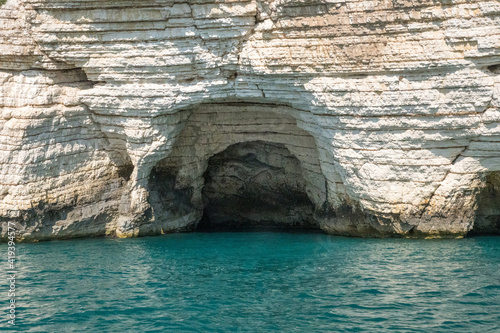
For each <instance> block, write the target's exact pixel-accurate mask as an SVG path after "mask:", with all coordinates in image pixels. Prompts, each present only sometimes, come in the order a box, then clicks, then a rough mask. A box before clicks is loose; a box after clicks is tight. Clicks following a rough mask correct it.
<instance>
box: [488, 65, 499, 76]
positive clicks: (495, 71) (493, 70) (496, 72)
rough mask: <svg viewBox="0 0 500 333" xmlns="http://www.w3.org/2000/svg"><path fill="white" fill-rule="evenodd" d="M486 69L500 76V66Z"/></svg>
mask: <svg viewBox="0 0 500 333" xmlns="http://www.w3.org/2000/svg"><path fill="white" fill-rule="evenodd" d="M486 68H487V69H488V70H489V71H490V72H492V73H494V74H500V64H495V65H491V66H488V67H486Z"/></svg>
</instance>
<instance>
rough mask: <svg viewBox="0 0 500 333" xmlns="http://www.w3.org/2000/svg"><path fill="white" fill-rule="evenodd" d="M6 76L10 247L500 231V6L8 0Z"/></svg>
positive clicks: (2, 33) (1, 33)
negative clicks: (59, 241) (217, 226)
mask: <svg viewBox="0 0 500 333" xmlns="http://www.w3.org/2000/svg"><path fill="white" fill-rule="evenodd" d="M0 81H1V83H2V85H1V90H0V107H1V109H0V110H1V111H0V149H1V151H2V152H1V154H0V165H1V168H0V223H1V226H2V235H3V237H5V233H6V226H7V222H9V221H10V222H16V225H17V227H18V229H19V230H20V235H21V237H23V238H25V239H52V238H64V237H78V236H91V235H105V234H107V235H118V236H134V235H147V234H159V233H165V232H172V231H179V230H190V229H193V228H194V227H195V226H196V225H197V224H198V222H199V221H200V220H202V221H204V222H203V223H204V224H206V221H207V220H208V223H209V224H210V223H214V221H215V220H217V219H221V220H218V222H217V223H219V222H220V221H226V220H227V221H230V220H234V221H238V223H246V222H249V221H250V223H257V224H258V223H265V222H266V221H268V220H269V221H271V220H272V221H274V222H276V223H283V224H285V225H286V224H290V225H302V224H306V225H315V226H318V227H320V228H321V229H323V230H325V231H326V232H329V233H332V234H346V235H361V236H377V235H385V236H391V235H396V236H397V235H401V236H409V237H413V236H415V237H416V236H462V235H466V234H467V233H469V232H471V231H472V232H474V231H477V232H487V233H496V232H498V231H499V230H500V208H498V207H499V206H500V205H499V203H500V201H499V200H500V192H499V191H500V176H499V174H498V172H499V171H500V109H499V107H500V3H499V2H498V1H488V0H485V1H480V0H478V1H474V0H413V1H406V0H390V1H389V0H375V1H373V0H339V1H319V0H268V1H264V0H248V1H239V0H226V1H223V0H184V1H183V0H176V1H173V0H142V1H130V0H90V1H89V0H86V1H83V0H73V1H62V0H7V2H6V3H5V4H4V5H3V6H2V7H1V8H0ZM245 198H246V199H248V200H245ZM251 203H254V205H252V204H251ZM204 212H205V214H204ZM210 220H211V221H212V222H210ZM245 221H246V222H245ZM203 223H202V224H203Z"/></svg>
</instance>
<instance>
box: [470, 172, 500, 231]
mask: <svg viewBox="0 0 500 333" xmlns="http://www.w3.org/2000/svg"><path fill="white" fill-rule="evenodd" d="M470 234H471V235H481V234H483V235H484V234H488V235H500V171H496V172H490V173H488V174H487V175H486V179H485V186H484V188H483V189H482V190H481V192H479V194H478V196H477V210H476V219H475V221H474V226H473V229H472V231H471V232H470Z"/></svg>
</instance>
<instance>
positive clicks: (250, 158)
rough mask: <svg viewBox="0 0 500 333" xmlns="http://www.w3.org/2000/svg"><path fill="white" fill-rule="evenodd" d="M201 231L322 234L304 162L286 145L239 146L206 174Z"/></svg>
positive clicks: (211, 165)
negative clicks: (305, 174)
mask: <svg viewBox="0 0 500 333" xmlns="http://www.w3.org/2000/svg"><path fill="white" fill-rule="evenodd" d="M203 177H204V179H205V184H204V186H203V189H202V200H203V216H202V218H201V220H200V222H199V223H198V226H197V230H200V231H231V230H232V231H234V230H292V229H302V230H303V229H319V227H318V225H317V223H316V222H315V221H314V217H313V215H314V205H313V203H312V202H311V200H310V199H309V197H308V195H307V193H306V182H305V179H304V177H303V170H302V167H301V163H300V161H299V160H298V159H297V158H296V157H295V156H294V155H293V154H292V153H290V151H289V150H288V149H287V148H286V147H285V145H283V144H278V143H270V142H264V141H253V142H244V143H237V144H233V145H231V146H229V147H228V148H227V149H226V150H224V151H222V152H220V153H218V154H216V155H214V156H212V157H211V158H210V159H209V161H208V166H207V169H206V171H205V173H204V174H203Z"/></svg>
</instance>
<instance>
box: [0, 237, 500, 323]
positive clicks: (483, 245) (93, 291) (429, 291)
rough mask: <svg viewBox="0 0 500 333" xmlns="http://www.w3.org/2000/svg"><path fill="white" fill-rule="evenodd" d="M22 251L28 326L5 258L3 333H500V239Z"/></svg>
mask: <svg viewBox="0 0 500 333" xmlns="http://www.w3.org/2000/svg"><path fill="white" fill-rule="evenodd" d="M6 250H7V246H6V244H1V245H0V253H1V254H2V255H3V256H4V257H6V256H7V255H6ZM17 251H18V263H17V265H18V270H19V273H18V280H17V281H16V288H17V291H18V297H17V302H18V307H17V309H16V310H17V323H16V326H15V327H14V328H15V329H13V328H12V327H10V326H8V325H7V309H6V308H7V305H8V300H7V297H6V294H7V282H6V278H5V270H6V264H5V261H3V263H2V265H3V266H1V272H2V281H0V295H1V297H2V299H0V300H1V302H2V303H1V304H2V309H1V311H0V316H1V317H0V320H1V321H0V330H1V329H4V330H12V331H29V332H129V331H130V332H171V331H179V332H269V331H275V332H319V331H325V332H326V331H328V332H500V238H498V237H477V238H469V239H464V240H408V239H357V238H343V237H332V236H327V235H323V234H298V233H272V232H251V233H191V234H173V235H165V236H162V237H148V238H139V239H124V240H122V239H88V240H69V241H55V242H44V243H37V244H19V245H17Z"/></svg>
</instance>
